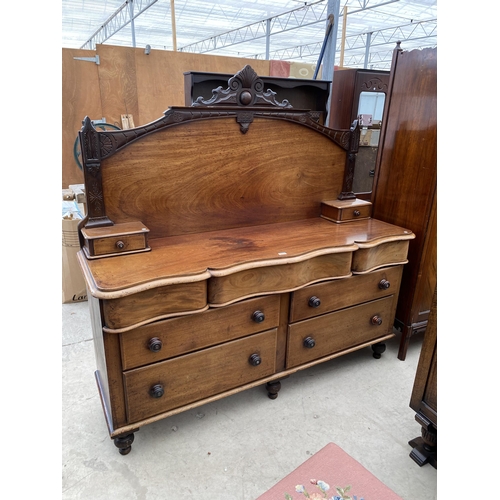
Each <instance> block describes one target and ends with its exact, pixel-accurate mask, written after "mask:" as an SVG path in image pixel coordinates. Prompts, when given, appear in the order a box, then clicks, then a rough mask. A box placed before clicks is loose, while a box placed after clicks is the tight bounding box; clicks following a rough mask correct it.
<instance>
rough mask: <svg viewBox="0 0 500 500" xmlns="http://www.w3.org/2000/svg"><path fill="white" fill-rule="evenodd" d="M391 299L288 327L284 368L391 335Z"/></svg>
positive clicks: (391, 297)
mask: <svg viewBox="0 0 500 500" xmlns="http://www.w3.org/2000/svg"><path fill="white" fill-rule="evenodd" d="M393 300H394V296H393V295H390V296H388V297H384V298H382V299H378V300H373V301H371V302H367V303H364V304H361V305H358V306H354V307H348V308H346V309H342V310H340V311H335V312H332V313H329V314H324V315H322V316H318V317H316V318H312V319H306V320H304V321H300V322H298V323H294V324H292V325H290V326H289V327H288V344H287V356H286V367H287V368H293V367H295V366H299V365H302V364H304V363H307V362H309V361H313V360H315V359H319V358H322V357H324V356H328V355H330V354H334V353H336V352H340V351H343V350H345V349H349V348H351V347H354V346H356V345H359V344H362V343H364V342H368V341H370V340H375V339H377V338H379V337H383V336H384V335H387V333H388V332H389V331H392V324H393V320H394V318H393V317H392V315H393V312H392V311H393Z"/></svg>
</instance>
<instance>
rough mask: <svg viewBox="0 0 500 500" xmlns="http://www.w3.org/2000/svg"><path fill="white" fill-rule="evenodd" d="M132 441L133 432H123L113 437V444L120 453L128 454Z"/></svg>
mask: <svg viewBox="0 0 500 500" xmlns="http://www.w3.org/2000/svg"><path fill="white" fill-rule="evenodd" d="M133 442H134V433H133V432H132V433H130V434H124V435H123V436H117V437H115V438H114V443H115V446H116V447H117V448H118V451H119V452H120V455H128V454H129V453H130V451H131V450H132V443H133Z"/></svg>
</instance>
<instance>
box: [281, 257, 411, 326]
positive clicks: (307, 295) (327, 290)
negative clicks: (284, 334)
mask: <svg viewBox="0 0 500 500" xmlns="http://www.w3.org/2000/svg"><path fill="white" fill-rule="evenodd" d="M402 272H403V266H395V267H387V268H384V269H381V270H379V271H374V272H372V273H369V274H359V275H354V276H351V277H349V278H344V279H340V280H334V281H326V282H323V283H318V284H316V285H310V286H308V287H307V288H302V289H301V290H298V291H296V292H294V293H293V294H292V301H291V306H290V322H291V323H294V322H296V321H301V320H303V319H307V318H312V317H314V316H319V315H320V314H325V313H328V312H331V311H336V310H338V309H343V308H344V307H348V306H350V305H355V304H361V303H362V302H367V301H369V300H372V299H378V298H381V297H386V296H388V295H393V294H396V293H397V291H398V290H399V285H400V282H401V274H402Z"/></svg>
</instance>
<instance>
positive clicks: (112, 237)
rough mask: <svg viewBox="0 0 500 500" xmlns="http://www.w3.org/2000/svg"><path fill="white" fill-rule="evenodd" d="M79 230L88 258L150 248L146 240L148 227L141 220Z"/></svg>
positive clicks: (142, 250) (143, 250)
mask: <svg viewBox="0 0 500 500" xmlns="http://www.w3.org/2000/svg"><path fill="white" fill-rule="evenodd" d="M81 232H82V235H83V238H84V242H85V246H84V247H83V250H84V252H85V254H86V255H87V257H88V258H89V259H93V258H94V259H95V258H98V257H105V256H111V255H116V254H120V253H136V252H146V251H148V250H150V248H149V246H148V240H147V236H148V233H149V229H148V228H147V227H146V226H144V224H142V223H141V222H125V223H122V224H115V225H113V226H104V227H97V228H83V229H82V230H81Z"/></svg>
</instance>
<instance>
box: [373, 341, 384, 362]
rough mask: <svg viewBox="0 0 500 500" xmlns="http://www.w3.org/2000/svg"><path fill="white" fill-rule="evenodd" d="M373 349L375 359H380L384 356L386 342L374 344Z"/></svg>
mask: <svg viewBox="0 0 500 500" xmlns="http://www.w3.org/2000/svg"><path fill="white" fill-rule="evenodd" d="M372 351H373V357H374V358H375V359H380V358H381V357H382V353H383V352H384V351H385V344H384V343H383V342H379V343H377V344H373V345H372Z"/></svg>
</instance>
